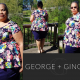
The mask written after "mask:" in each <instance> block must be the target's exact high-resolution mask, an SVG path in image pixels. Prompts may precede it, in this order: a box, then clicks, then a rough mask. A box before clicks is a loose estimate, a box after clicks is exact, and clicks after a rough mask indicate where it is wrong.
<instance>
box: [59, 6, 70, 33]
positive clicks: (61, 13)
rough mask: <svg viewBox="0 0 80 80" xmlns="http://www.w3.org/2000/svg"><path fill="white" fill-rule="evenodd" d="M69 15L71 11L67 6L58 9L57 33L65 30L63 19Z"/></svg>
mask: <svg viewBox="0 0 80 80" xmlns="http://www.w3.org/2000/svg"><path fill="white" fill-rule="evenodd" d="M69 17H71V11H70V10H69V8H67V7H63V8H62V9H60V10H59V12H58V24H59V27H58V33H59V34H63V33H64V30H65V27H66V25H65V21H66V20H67V19H68V18H69Z"/></svg>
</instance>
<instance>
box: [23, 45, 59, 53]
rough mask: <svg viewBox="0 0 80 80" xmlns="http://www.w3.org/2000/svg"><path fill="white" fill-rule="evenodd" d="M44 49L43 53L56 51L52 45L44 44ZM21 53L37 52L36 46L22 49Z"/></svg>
mask: <svg viewBox="0 0 80 80" xmlns="http://www.w3.org/2000/svg"><path fill="white" fill-rule="evenodd" d="M44 50H45V52H44V53H58V48H56V47H52V46H45V47H44ZM23 53H37V48H31V49H27V50H24V51H23ZM38 54H40V53H38Z"/></svg>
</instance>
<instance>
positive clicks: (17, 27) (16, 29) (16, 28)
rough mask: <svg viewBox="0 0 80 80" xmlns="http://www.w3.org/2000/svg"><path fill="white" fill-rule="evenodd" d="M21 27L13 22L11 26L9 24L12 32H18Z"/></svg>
mask: <svg viewBox="0 0 80 80" xmlns="http://www.w3.org/2000/svg"><path fill="white" fill-rule="evenodd" d="M20 30H21V29H20V27H19V26H18V25H17V24H14V25H13V26H11V32H12V34H15V33H17V32H19V31H20Z"/></svg>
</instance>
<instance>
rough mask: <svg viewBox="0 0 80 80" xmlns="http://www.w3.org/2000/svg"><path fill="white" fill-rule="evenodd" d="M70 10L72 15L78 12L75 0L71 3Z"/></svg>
mask: <svg viewBox="0 0 80 80" xmlns="http://www.w3.org/2000/svg"><path fill="white" fill-rule="evenodd" d="M71 12H72V14H73V15H75V14H77V13H78V5H77V4H76V3H75V2H74V3H72V4H71Z"/></svg>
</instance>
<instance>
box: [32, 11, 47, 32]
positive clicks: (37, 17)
mask: <svg viewBox="0 0 80 80" xmlns="http://www.w3.org/2000/svg"><path fill="white" fill-rule="evenodd" d="M32 15H33V16H34V21H33V22H32V25H31V30H33V31H47V30H48V25H47V21H46V20H45V18H46V16H47V15H48V14H47V11H46V10H35V11H34V12H33V13H32Z"/></svg>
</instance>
